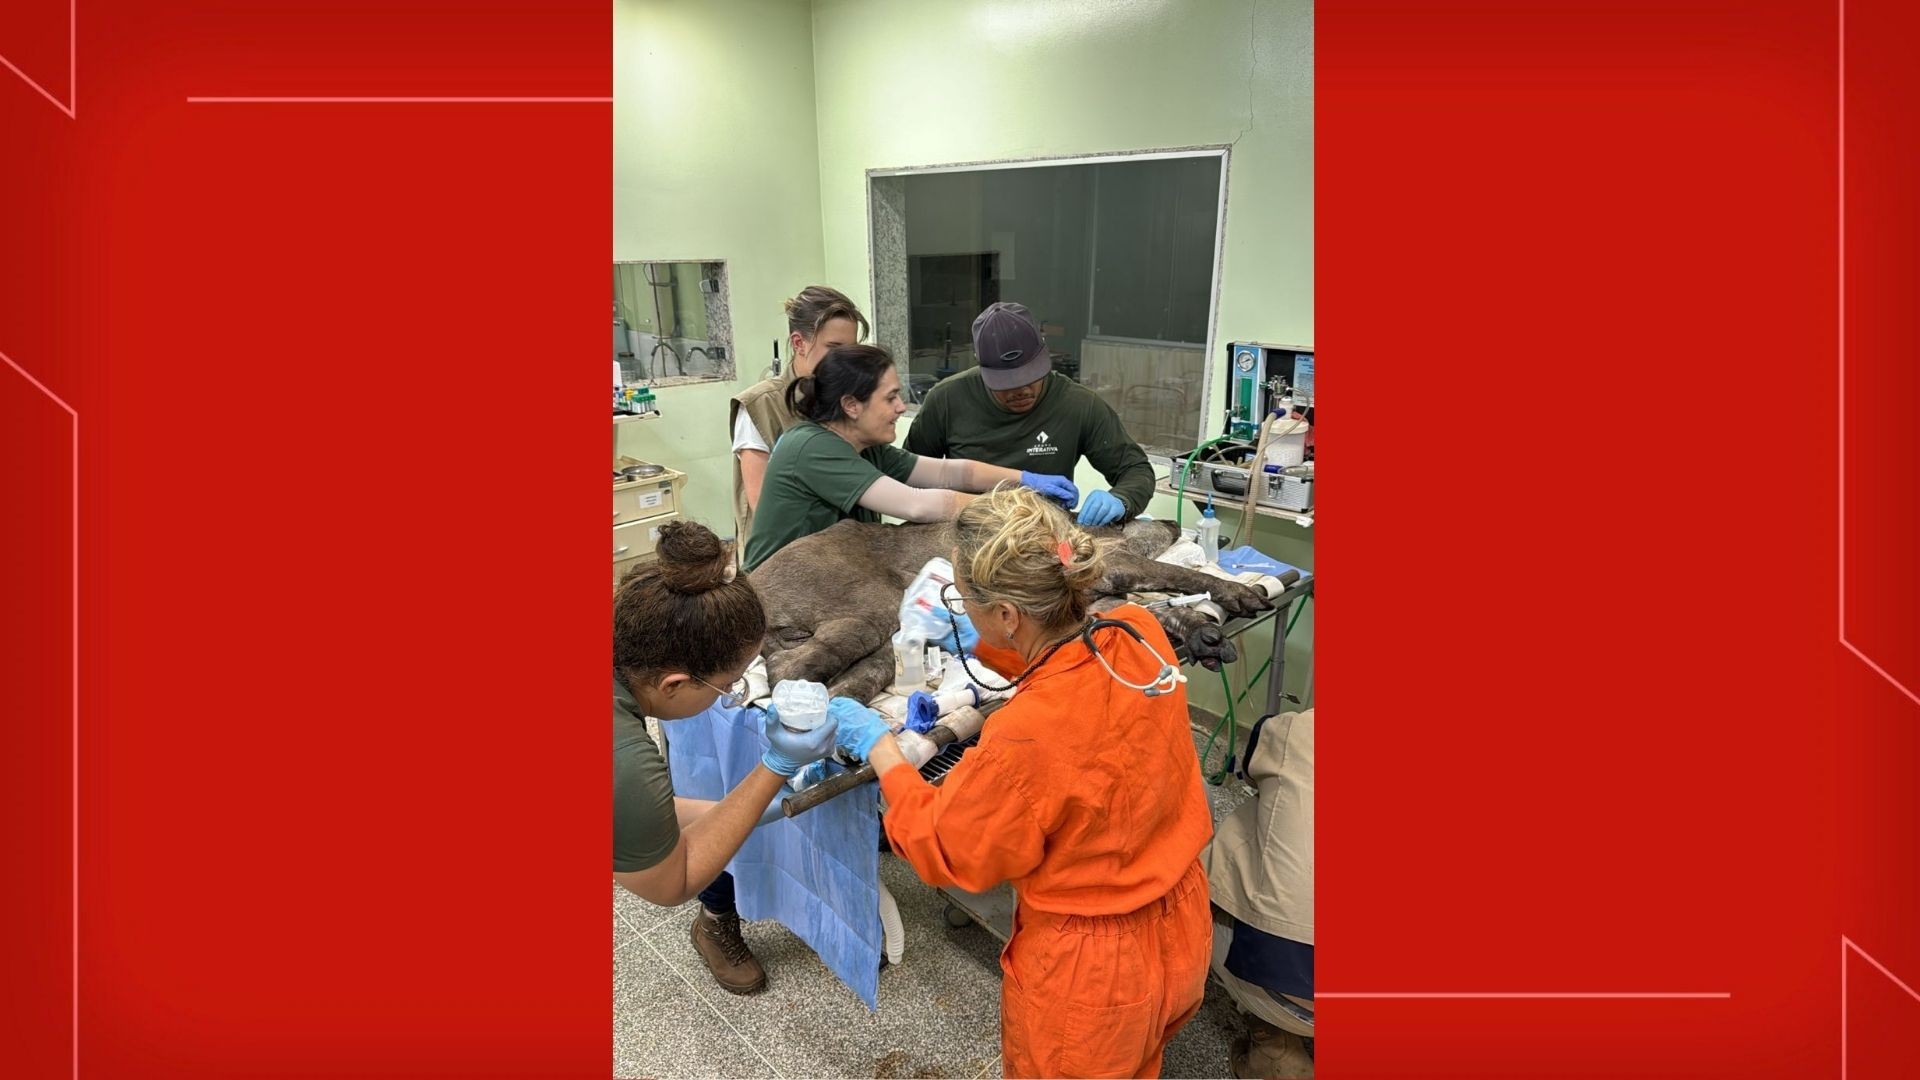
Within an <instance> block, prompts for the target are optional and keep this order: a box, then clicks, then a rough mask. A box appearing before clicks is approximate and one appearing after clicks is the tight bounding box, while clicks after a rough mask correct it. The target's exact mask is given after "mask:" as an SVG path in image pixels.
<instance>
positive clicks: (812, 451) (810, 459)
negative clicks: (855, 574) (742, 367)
mask: <svg viewBox="0 0 1920 1080" xmlns="http://www.w3.org/2000/svg"><path fill="white" fill-rule="evenodd" d="M787 402H788V404H789V406H790V407H791V408H792V409H793V411H794V413H795V414H796V415H798V416H799V417H800V422H799V423H797V424H795V425H794V426H793V427H791V428H788V429H787V432H786V434H785V435H784V436H782V437H781V439H780V445H778V446H776V447H774V448H773V455H772V456H771V457H770V458H768V459H767V473H766V478H765V480H764V481H763V482H762V484H761V486H760V505H759V507H758V508H757V510H756V512H755V514H754V523H753V532H752V535H751V536H750V537H749V538H748V540H747V548H746V559H745V562H744V564H743V565H745V567H746V568H747V569H748V570H752V569H753V568H754V567H756V566H759V565H760V564H761V563H763V562H765V561H766V560H767V559H769V558H770V557H772V555H773V553H774V552H776V551H779V550H780V549H781V548H783V547H785V546H787V545H788V544H791V543H793V542H794V541H795V540H798V539H800V538H801V537H803V536H811V535H813V534H814V533H817V532H819V531H821V530H822V529H825V528H827V527H829V526H831V525H832V524H833V523H834V522H837V521H839V520H841V519H842V518H849V517H851V518H857V519H859V520H861V521H879V520H880V515H882V514H889V515H892V516H893V517H897V518H900V519H902V520H905V521H949V520H951V519H952V518H953V516H954V515H955V514H958V513H959V512H960V508H961V507H963V506H965V505H966V504H967V503H968V502H970V501H971V500H972V498H973V493H978V492H983V491H991V490H992V489H993V488H994V486H995V485H997V484H1001V483H1009V482H1011V483H1018V484H1022V485H1025V486H1026V487H1030V488H1032V489H1034V490H1035V491H1037V492H1039V493H1040V494H1042V495H1044V496H1046V497H1048V498H1050V499H1056V500H1058V501H1059V502H1061V503H1062V504H1064V505H1065V506H1067V507H1068V508H1069V509H1071V508H1072V507H1073V505H1074V504H1075V503H1077V502H1079V501H1080V492H1079V490H1078V489H1077V488H1075V487H1074V486H1073V482H1072V481H1070V480H1068V479H1067V478H1066V477H1063V476H1043V475H1040V474H1038V473H1031V472H1020V471H1018V470H1015V469H1004V468H1001V467H1000V466H998V465H988V464H986V463H985V462H981V461H967V460H964V459H960V458H923V457H919V456H916V455H914V454H909V453H907V452H906V451H905V450H902V449H900V448H899V447H896V446H894V445H893V440H894V435H895V424H896V422H897V421H898V420H899V419H900V417H901V415H902V414H903V413H905V412H906V411H907V406H906V402H905V401H903V400H902V399H901V396H900V375H899V372H897V371H895V370H894V366H893V357H892V356H891V355H890V354H889V353H888V352H887V350H885V349H882V348H880V347H878V346H875V345H841V346H839V347H837V348H834V349H830V350H828V351H827V354H826V355H825V356H823V357H821V358H820V361H819V363H818V364H816V365H815V367H814V369H813V374H812V375H811V376H808V377H806V378H801V379H796V380H795V381H794V383H793V385H791V386H789V387H788V388H787Z"/></svg>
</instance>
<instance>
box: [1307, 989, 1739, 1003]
mask: <svg viewBox="0 0 1920 1080" xmlns="http://www.w3.org/2000/svg"><path fill="white" fill-rule="evenodd" d="M1732 996H1733V994H1731V993H1729V992H1727V991H1724V990H1713V991H1692V990H1476V991H1450V990H1404V991H1401V990H1382V991H1357V990H1355V991H1345V992H1337V991H1336V992H1329V991H1325V990H1322V991H1320V992H1319V993H1316V994H1315V995H1314V997H1315V998H1350V999H1361V1000H1380V999H1383V998H1413V999H1422V1000H1441V1001H1595V1000H1601V1001H1714V1000H1718V1001H1724V1000H1726V999H1727V998H1731V997H1732Z"/></svg>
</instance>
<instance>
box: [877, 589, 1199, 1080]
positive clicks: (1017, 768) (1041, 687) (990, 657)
mask: <svg viewBox="0 0 1920 1080" xmlns="http://www.w3.org/2000/svg"><path fill="white" fill-rule="evenodd" d="M1105 617H1106V618H1110V619H1119V620H1124V621H1126V622H1127V623H1130V624H1132V625H1133V626H1134V627H1135V628H1137V629H1138V630H1139V631H1140V633H1141V635H1142V636H1143V637H1145V638H1146V639H1147V641H1148V643H1149V644H1151V645H1152V646H1153V647H1154V648H1155V649H1156V650H1158V651H1159V653H1160V655H1162V656H1165V657H1167V658H1168V659H1169V660H1171V659H1172V658H1173V646H1172V644H1171V643H1170V642H1168V640H1167V636H1166V634H1165V632H1163V631H1162V630H1161V629H1160V624H1159V623H1157V622H1155V621H1154V619H1153V617H1152V616H1151V615H1149V614H1148V613H1147V612H1146V611H1145V610H1143V609H1142V608H1139V607H1137V606H1134V605H1132V604H1127V605H1122V606H1121V607H1119V608H1116V609H1114V610H1113V611H1109V612H1107V613H1106V615H1105ZM1094 640H1095V641H1096V642H1097V643H1098V644H1099V646H1100V653H1101V655H1102V656H1105V657H1106V658H1107V661H1108V662H1109V663H1111V664H1112V665H1113V666H1114V669H1115V670H1116V671H1118V672H1119V673H1120V674H1121V675H1123V676H1125V677H1126V678H1127V679H1128V680H1129V681H1130V682H1134V683H1145V682H1147V681H1148V680H1149V679H1151V678H1152V677H1153V675H1154V673H1155V672H1157V671H1158V670H1159V667H1160V664H1159V662H1158V661H1157V660H1154V659H1153V658H1151V657H1149V656H1148V655H1147V654H1146V650H1144V649H1142V648H1141V647H1140V644H1139V642H1136V641H1134V640H1133V638H1132V637H1131V636H1129V635H1127V634H1126V633H1125V632H1124V631H1121V630H1118V629H1114V628H1107V629H1103V630H1099V631H1096V632H1095V634H1094ZM977 655H978V656H979V658H980V660H981V661H983V662H985V663H986V664H987V665H988V666H990V667H992V668H993V669H994V670H995V671H997V672H1000V673H1001V674H1002V675H1005V676H1008V677H1011V676H1013V675H1017V674H1019V673H1020V671H1021V670H1023V669H1024V668H1025V663H1024V662H1023V661H1022V660H1021V659H1020V657H1019V656H1017V655H1015V654H1014V653H1012V652H1011V651H1008V650H1005V649H998V648H994V647H991V646H988V645H986V644H985V643H984V642H983V643H982V645H981V647H980V649H979V651H978V654H977ZM1187 725H1188V718H1187V694H1186V689H1185V687H1177V688H1176V689H1175V690H1174V692H1172V693H1169V694H1163V695H1161V696H1159V697H1151V698H1150V697H1147V696H1145V695H1144V694H1142V693H1141V692H1140V691H1138V690H1130V689H1128V688H1126V687H1124V686H1121V685H1120V684H1119V683H1117V682H1115V681H1114V680H1113V679H1112V678H1110V677H1109V676H1108V675H1107V673H1106V671H1105V670H1104V669H1103V668H1101V666H1100V664H1099V661H1097V660H1095V659H1094V658H1093V657H1092V655H1090V654H1089V653H1088V652H1087V647H1086V645H1085V644H1084V643H1083V642H1081V641H1078V640H1075V641H1072V642H1070V643H1068V644H1067V645H1064V646H1062V647H1061V648H1060V650H1059V651H1058V652H1056V653H1054V655H1053V656H1052V657H1051V658H1050V659H1049V660H1048V661H1047V662H1046V664H1045V665H1044V666H1042V667H1041V668H1040V669H1039V670H1038V671H1035V672H1034V673H1033V675H1032V676H1030V677H1029V678H1028V679H1027V681H1026V682H1024V683H1022V684H1021V685H1020V690H1019V692H1018V693H1016V694H1015V695H1014V696H1013V699H1012V700H1011V701H1009V702H1008V703H1007V704H1006V706H1004V707H1003V708H1001V709H1000V711H998V712H996V713H994V714H993V715H992V716H990V717H988V718H987V723H986V726H985V728H984V729H983V730H982V731H981V734H980V743H979V745H978V746H976V747H974V748H973V749H972V750H969V751H968V752H967V755H966V756H965V757H964V758H962V759H961V760H960V764H959V765H958V766H956V767H955V768H954V770H953V771H952V772H950V773H948V774H947V778H946V782H945V783H943V784H942V785H941V786H940V787H938V788H936V787H934V786H932V785H930V784H928V783H927V782H926V781H925V780H923V779H921V777H920V774H919V773H918V772H917V771H916V770H914V769H911V768H901V767H898V766H896V767H894V768H892V769H889V770H887V771H886V773H884V774H883V775H882V776H881V777H880V786H881V790H882V791H884V792H885V794H886V797H887V813H886V817H885V821H886V830H887V837H888V839H889V840H891V841H892V843H893V850H894V851H895V852H896V853H898V854H899V855H900V856H901V857H902V858H904V859H906V860H907V861H908V862H909V863H911V864H912V865H913V868H914V870H915V871H917V872H918V873H919V875H920V876H921V878H923V879H925V880H926V881H927V882H929V883H931V884H933V885H936V886H951V885H957V886H959V887H960V888H962V889H967V890H970V891H974V892H980V891H984V890H986V889H989V888H992V887H993V886H994V885H997V884H999V883H1000V882H1002V881H1012V882H1013V886H1014V889H1015V891H1016V892H1017V893H1018V898H1019V902H1018V905H1017V906H1016V908H1015V911H1014V930H1013V937H1012V939H1011V940H1009V941H1008V942H1007V947H1006V949H1005V950H1003V951H1002V952H1001V954H1000V970H1001V972H1002V973H1003V974H1004V976H1005V978H1004V979H1003V980H1002V982H1001V989H1000V1045H1001V1050H1002V1053H1003V1054H1004V1056H1005V1061H1004V1069H1005V1073H1006V1075H1007V1076H1010V1077H1033V1076H1158V1075H1159V1074H1160V1055H1161V1053H1162V1051H1164V1050H1165V1049H1166V1045H1167V1042H1168V1041H1169V1040H1171V1039H1172V1038H1173V1035H1174V1033H1175V1032H1177V1031H1179V1030H1180V1027H1181V1026H1182V1025H1184V1024H1185V1023H1186V1022H1187V1021H1188V1020H1189V1019H1191V1018H1192V1017H1193V1014H1194V1013H1195V1012H1197V1011H1198V1010H1199V1008H1200V999H1201V995H1202V993H1203V992H1204V990H1205V987H1206V978H1207V964H1208V961H1209V958H1210V957H1211V955H1212V944H1213V926H1212V919H1211V916H1210V914H1209V913H1208V909H1207V880H1206V875H1205V874H1204V873H1203V872H1202V870H1201V868H1200V862H1199V858H1198V856H1199V853H1200V849H1201V848H1202V847H1203V846H1204V845H1205V844H1206V842H1207V839H1208V837H1209V836H1211V835H1212V832H1213V820H1212V817H1211V815H1210V814H1209V813H1208V809H1207V798H1206V793H1205V791H1204V789H1203V788H1202V786H1201V780H1200V762H1199V758H1198V756H1197V755H1195V754H1194V752H1193V738H1192V736H1191V735H1190V734H1189V733H1188V727H1187Z"/></svg>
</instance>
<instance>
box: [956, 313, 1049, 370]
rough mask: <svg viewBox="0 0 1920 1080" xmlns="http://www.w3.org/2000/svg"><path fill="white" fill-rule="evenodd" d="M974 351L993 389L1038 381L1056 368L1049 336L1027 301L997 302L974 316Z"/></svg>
mask: <svg viewBox="0 0 1920 1080" xmlns="http://www.w3.org/2000/svg"><path fill="white" fill-rule="evenodd" d="M973 355H974V357H975V358H976V359H978V360H979V361H980V381H982V382H984V383H986V384H987V389H989V390H1012V389H1013V388H1015V387H1017V386H1025V385H1027V384H1028V383H1031V382H1038V381H1039V380H1040V379H1042V378H1044V377H1045V376H1046V374H1047V373H1048V372H1049V371H1052V370H1053V358H1052V357H1051V356H1049V355H1048V354H1047V336H1046V335H1045V334H1042V333H1041V332H1040V324H1039V323H1036V322H1034V321H1033V313H1032V312H1030V311H1028V310H1027V309H1026V306H1025V305H1023V304H1009V303H999V304H993V305H991V306H989V307H988V308H987V310H985V311H983V312H981V313H980V317H979V318H977V319H975V320H973Z"/></svg>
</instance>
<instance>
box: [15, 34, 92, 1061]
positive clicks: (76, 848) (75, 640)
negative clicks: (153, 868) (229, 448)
mask: <svg viewBox="0 0 1920 1080" xmlns="http://www.w3.org/2000/svg"><path fill="white" fill-rule="evenodd" d="M7 66H9V67H12V66H13V65H11V64H9V65H7ZM0 360H4V361H6V364H7V366H8V367H10V368H12V369H13V370H15V371H17V372H19V373H20V377H21V378H23V379H25V380H27V381H28V382H30V383H32V384H33V386H34V389H36V390H38V391H40V392H41V393H42V394H45V395H46V396H47V398H48V400H50V401H52V402H53V403H54V404H55V405H58V406H60V408H62V409H64V410H66V414H67V417H68V419H70V420H72V421H73V487H72V497H73V515H72V517H71V519H70V523H71V526H72V529H73V563H72V567H73V585H72V589H71V600H72V604H73V621H72V638H71V640H70V641H69V647H70V648H71V649H72V671H73V675H72V680H73V681H72V683H71V693H72V697H73V713H72V731H73V735H72V745H71V750H70V753H71V755H72V756H71V759H70V760H71V762H72V781H73V784H72V792H73V805H72V808H71V809H72V812H73V835H72V838H71V843H72V852H73V946H72V953H73V955H72V965H73V1001H72V1003H71V1008H72V1015H73V1078H74V1080H80V414H79V413H78V412H76V411H74V408H73V406H71V405H69V404H67V403H66V401H65V400H64V399H63V398H61V396H60V395H59V394H56V393H54V392H53V391H51V390H49V389H47V384H46V383H43V382H41V381H40V380H39V379H36V378H34V377H33V373H32V372H30V371H28V370H27V369H26V368H23V367H21V366H20V365H19V364H17V363H15V362H14V359H13V357H11V356H8V355H7V354H6V353H3V352H0Z"/></svg>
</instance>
